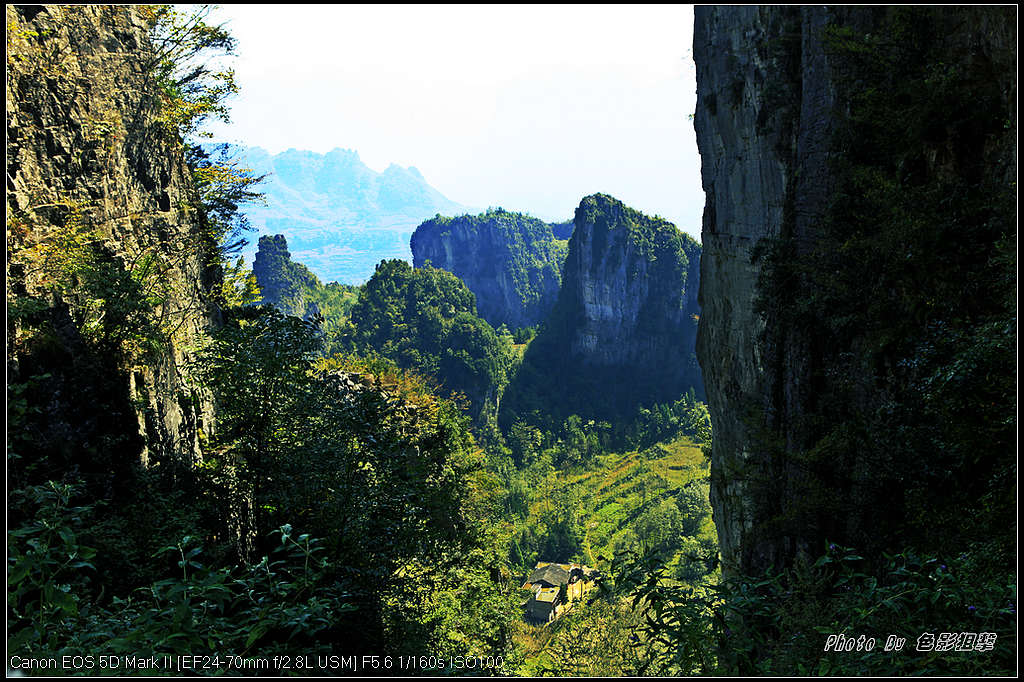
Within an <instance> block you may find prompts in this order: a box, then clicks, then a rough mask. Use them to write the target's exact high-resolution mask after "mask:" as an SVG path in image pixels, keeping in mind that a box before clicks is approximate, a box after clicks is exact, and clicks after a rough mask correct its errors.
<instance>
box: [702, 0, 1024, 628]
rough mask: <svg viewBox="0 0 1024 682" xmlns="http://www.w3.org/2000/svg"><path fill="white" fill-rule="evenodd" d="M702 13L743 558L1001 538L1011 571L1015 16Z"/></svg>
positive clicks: (719, 405) (718, 490)
mask: <svg viewBox="0 0 1024 682" xmlns="http://www.w3.org/2000/svg"><path fill="white" fill-rule="evenodd" d="M695 22H696V23H695V30H694V59H695V62H696V65H697V84H698V104H697V110H696V117H695V127H696V131H697V140H698V146H699V149H700V153H701V159H702V166H703V169H702V175H703V182H704V189H705V192H706V193H707V204H706V208H705V213H704V225H703V237H702V241H703V246H704V249H705V251H704V258H703V261H702V272H701V281H702V286H701V292H700V301H701V307H702V310H703V314H702V316H701V321H700V329H699V333H698V339H697V353H698V356H699V358H700V362H701V367H702V369H703V371H704V378H705V381H706V384H707V390H708V403H709V408H710V410H711V414H712V418H713V422H714V429H715V438H714V445H713V457H712V491H711V499H712V503H713V506H714V510H715V521H716V525H717V527H718V536H719V539H720V542H721V550H722V558H723V561H724V562H725V565H726V566H727V568H730V569H740V570H743V571H754V572H756V571H759V570H763V569H764V568H766V567H767V566H770V565H779V564H787V563H790V562H791V561H792V560H793V559H794V557H795V556H797V555H798V554H800V553H802V552H806V553H808V554H811V555H816V554H817V553H819V552H820V551H821V549H822V547H823V546H824V544H825V541H826V539H827V540H831V541H833V542H840V543H843V542H845V543H849V544H851V545H853V546H857V547H859V548H863V549H865V550H866V551H870V552H871V553H872V554H873V555H875V556H878V555H880V553H881V551H892V550H894V549H896V548H900V547H907V546H916V547H919V548H931V549H936V550H937V551H938V550H942V551H949V549H950V548H951V547H959V548H965V547H967V546H969V545H970V544H971V543H974V542H986V543H989V544H987V545H986V548H987V549H986V550H985V552H984V553H983V554H984V555H985V556H986V560H991V561H994V562H999V561H1001V560H1003V559H1000V557H1004V559H1005V557H1007V556H1009V555H1008V554H1007V551H1011V552H1012V549H1010V550H1008V549H1007V548H1008V547H1012V545H1007V541H1009V542H1010V543H1012V537H1010V535H1007V532H1006V530H1007V528H1012V527H1013V525H1014V523H1015V522H1014V521H1013V516H1014V512H1013V492H1012V481H1013V478H1014V476H1015V466H1014V463H1013V461H1014V455H1013V450H1014V445H1013V442H1014V436H1013V430H1014V429H1015V426H1014V424H1015V417H1014V413H1015V397H1014V388H1013V386H1014V383H1015V379H1014V377H1015V374H1016V363H1015V360H1014V357H1013V356H1014V352H1013V348H1014V346H1015V343H1016V341H1015V338H1016V317H1015V313H1014V312H1013V311H1014V307H1015V304H1014V303H1013V300H1014V297H1015V294H1014V293H1013V292H1014V288H1015V285H1014V279H1015V275H1014V273H1015V268H1016V260H1015V255H1014V251H1015V244H1016V228H1015V220H1016V213H1015V208H1014V206H1013V194H1014V192H1015V188H1014V185H1013V184H1012V183H1013V179H1014V178H1015V175H1016V154H1015V134H1016V133H1015V131H1016V105H1015V101H1016V80H1015V77H1014V64H1015V60H1016V47H1015V46H1016V30H1015V26H1016V15H1015V10H1013V9H1012V8H984V9H974V8H956V9H940V8H927V9H924V8H906V7H905V8H849V7H840V8H822V7H815V8H784V7H772V8H767V7H698V8H696V11H695ZM964 505H966V506H964ZM972 519H973V520H972ZM979 524H980V525H979ZM984 529H988V530H984ZM1011 535H1012V532H1011ZM972 608H973V607H972Z"/></svg>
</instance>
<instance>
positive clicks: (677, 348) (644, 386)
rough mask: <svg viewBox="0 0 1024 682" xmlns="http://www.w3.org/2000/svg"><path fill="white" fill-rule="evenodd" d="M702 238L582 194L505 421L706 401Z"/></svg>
mask: <svg viewBox="0 0 1024 682" xmlns="http://www.w3.org/2000/svg"><path fill="white" fill-rule="evenodd" d="M700 252H701V248H700V245H699V244H697V243H696V242H695V241H694V240H693V239H691V238H690V237H689V236H688V235H686V234H685V233H683V232H681V231H680V230H678V229H677V228H676V227H675V226H674V225H672V224H671V223H668V222H666V221H664V220H662V219H660V218H650V217H648V216H645V215H643V214H641V213H640V212H639V211H636V210H634V209H631V208H629V207H628V206H625V205H624V204H622V202H620V201H618V200H616V199H614V198H612V197H610V196H607V195H603V194H595V195H592V196H589V197H586V198H584V199H583V201H582V202H581V203H580V205H579V208H577V209H576V216H575V230H574V231H573V234H572V239H571V240H570V241H569V253H568V256H567V257H566V260H565V266H564V270H563V279H562V289H561V291H559V294H558V301H557V303H556V304H555V306H554V308H553V309H552V311H551V314H550V315H549V316H548V318H547V319H546V320H545V322H544V324H543V326H542V328H541V331H540V333H539V334H538V336H537V338H536V339H534V340H533V342H532V343H531V344H530V346H529V348H528V349H527V351H526V354H525V356H524V359H523V364H522V366H521V367H520V369H519V371H518V373H517V375H516V377H515V379H514V381H513V383H512V385H511V386H510V388H509V391H508V393H507V394H506V395H507V397H506V402H505V406H504V414H503V415H502V421H503V423H504V424H506V425H507V424H510V423H511V422H512V421H514V420H515V419H531V418H534V417H530V415H546V416H545V417H544V418H546V419H554V420H555V421H557V420H560V419H564V418H565V417H566V416H568V415H569V414H574V413H575V414H578V415H580V416H587V417H591V418H601V419H608V418H620V417H623V418H630V417H631V416H632V415H634V414H635V411H636V408H637V406H638V405H648V406H649V405H651V404H653V403H659V402H672V401H675V400H678V399H679V398H680V397H681V396H682V395H683V394H684V393H686V392H687V391H688V390H689V389H691V388H692V389H693V390H694V392H695V394H696V395H697V397H698V398H699V399H703V396H704V388H703V383H702V380H701V374H700V368H699V366H698V365H697V360H696V355H695V352H694V345H695V337H696V328H697V320H698V318H699V314H700V311H699V309H698V307H697V305H696V292H697V289H698V287H699V279H698V277H699V275H698V271H697V270H698V266H699V262H700Z"/></svg>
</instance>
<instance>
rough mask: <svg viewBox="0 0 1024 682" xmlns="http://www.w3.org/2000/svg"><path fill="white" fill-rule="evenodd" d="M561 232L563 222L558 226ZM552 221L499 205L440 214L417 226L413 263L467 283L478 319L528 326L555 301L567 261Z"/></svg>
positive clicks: (538, 320) (541, 315)
mask: <svg viewBox="0 0 1024 682" xmlns="http://www.w3.org/2000/svg"><path fill="white" fill-rule="evenodd" d="M556 226H557V227H559V228H561V229H560V231H561V233H562V234H565V225H564V224H557V225H556ZM552 227H553V226H552V225H549V224H548V223H545V222H543V221H542V220H539V219H537V218H533V217H530V216H528V215H523V214H521V213H510V212H508V211H503V210H501V209H498V210H493V211H489V212H487V213H484V214H481V215H478V216H469V215H465V216H459V217H455V218H447V217H442V216H438V217H436V218H434V219H432V220H428V221H426V222H424V223H423V224H421V225H420V226H419V227H417V228H416V231H415V232H414V233H413V235H412V239H411V240H410V246H411V247H412V257H413V265H414V266H415V267H422V266H423V265H425V264H426V263H428V262H429V263H430V264H431V265H433V266H434V267H435V268H441V269H442V270H447V271H449V272H451V273H454V274H455V275H458V277H459V278H460V279H461V280H462V281H463V282H465V283H466V286H467V287H469V290H470V291H472V292H473V293H474V294H475V295H476V307H477V312H478V314H479V315H480V317H482V318H484V319H485V320H487V322H489V323H490V324H491V325H493V326H495V327H498V326H500V325H502V324H506V325H508V327H509V328H511V329H517V328H520V327H532V326H534V325H537V324H539V323H540V322H541V321H543V320H544V318H545V317H547V315H548V313H549V312H550V311H551V307H552V306H553V305H554V304H555V300H556V298H557V296H558V289H559V285H560V283H561V279H562V278H561V269H562V263H563V261H564V260H565V253H566V250H565V242H564V238H563V239H559V238H556V237H555V235H554V233H553V232H552Z"/></svg>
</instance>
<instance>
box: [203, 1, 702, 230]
mask: <svg viewBox="0 0 1024 682" xmlns="http://www.w3.org/2000/svg"><path fill="white" fill-rule="evenodd" d="M215 18H216V19H218V20H221V21H226V22H227V24H228V27H229V28H230V30H231V32H232V34H233V35H234V36H235V37H236V38H237V39H238V50H237V53H238V57H237V59H235V60H234V66H235V69H236V72H237V76H238V83H239V86H240V88H241V93H240V95H239V96H238V97H237V98H236V99H235V100H234V101H233V106H232V124H231V125H230V126H228V127H223V126H218V127H217V128H216V129H215V133H216V137H217V138H218V139H223V140H228V141H231V142H237V143H240V144H245V145H255V146H261V147H263V148H265V149H267V150H268V151H270V152H271V153H277V152H280V151H284V150H285V149H288V148H291V147H294V148H296V149H309V150H312V151H316V152H326V151H329V150H331V149H333V148H335V147H342V148H347V149H355V150H356V151H358V152H359V155H360V156H361V158H362V159H363V161H364V162H365V163H366V164H367V165H368V166H370V167H371V168H373V169H374V170H378V171H380V170H383V169H384V168H385V167H387V166H388V164H390V163H397V164H399V165H401V166H416V167H417V168H418V169H419V170H420V172H421V173H423V175H424V177H425V178H426V179H427V182H428V183H430V184H431V185H432V186H434V187H435V188H436V189H438V190H439V191H440V192H442V193H443V194H444V195H446V196H447V197H448V198H450V199H452V200H454V201H457V202H460V203H462V204H466V205H468V206H474V207H479V208H485V207H487V206H503V207H504V208H506V209H508V210H513V211H528V212H530V213H532V214H533V215H536V216H538V217H541V218H544V219H548V220H565V219H568V218H570V217H571V216H572V213H573V210H574V209H575V207H576V206H577V205H578V204H579V201H580V199H581V198H582V197H584V196H585V195H587V194H592V193H594V192H605V193H608V194H611V195H613V196H615V197H617V198H619V199H621V200H623V201H624V202H626V203H627V204H629V205H631V206H633V207H634V208H636V209H638V210H640V211H643V212H644V213H648V214H660V215H662V216H664V217H665V218H668V219H669V220H672V221H673V222H675V223H676V224H677V225H678V226H679V227H680V228H682V229H684V230H686V231H687V232H689V233H690V234H692V235H694V236H698V235H699V233H700V220H701V213H702V211H703V205H704V193H703V191H702V190H701V186H700V159H699V157H698V155H697V148H696V141H695V139H694V133H693V122H692V121H691V120H690V118H689V115H690V114H691V113H692V112H693V110H694V106H695V102H696V94H695V91H696V85H695V80H694V68H693V62H692V58H691V47H692V44H693V38H692V35H693V33H692V32H693V8H692V7H691V6H689V5H564V6H550V5H485V6H480V5H434V6H424V5H309V6H303V5H224V6H222V7H221V9H220V10H218V13H217V14H216V15H215Z"/></svg>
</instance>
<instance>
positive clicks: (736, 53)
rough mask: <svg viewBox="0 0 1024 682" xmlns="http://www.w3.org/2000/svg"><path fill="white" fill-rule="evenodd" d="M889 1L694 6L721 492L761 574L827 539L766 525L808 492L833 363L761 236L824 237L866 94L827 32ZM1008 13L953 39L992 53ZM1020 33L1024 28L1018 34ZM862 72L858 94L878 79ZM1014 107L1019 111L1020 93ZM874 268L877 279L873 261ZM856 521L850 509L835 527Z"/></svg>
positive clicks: (704, 343)
mask: <svg viewBox="0 0 1024 682" xmlns="http://www.w3.org/2000/svg"><path fill="white" fill-rule="evenodd" d="M884 13H885V12H884V10H881V9H879V10H872V9H869V8H848V7H846V8H825V7H806V8H791V7H697V8H696V9H695V27H694V45H693V52H694V61H695V62H696V66H697V91H698V92H697V95H698V101H697V109H696V115H695V119H694V122H695V128H696V132H697V142H698V147H699V150H700V154H701V159H702V177H703V184H704V190H705V193H706V206H705V213H704V224H703V233H702V243H703V248H704V257H703V259H702V265H701V290H700V304H701V308H702V311H703V312H702V315H701V320H700V325H699V331H698V335H697V354H698V357H699V359H700V364H701V368H702V369H703V372H704V379H705V382H706V386H707V393H708V405H709V409H710V411H711V415H712V419H713V423H714V444H713V452H712V487H711V501H712V505H713V507H714V513H715V522H716V525H717V528H718V537H719V542H720V545H721V552H722V559H723V563H724V565H725V566H726V568H727V569H728V570H734V569H737V568H738V569H741V570H755V571H756V570H759V569H763V568H764V567H765V566H768V565H771V564H776V563H780V562H781V563H786V562H788V561H790V560H791V559H792V557H793V556H794V555H795V554H797V553H798V552H800V551H801V550H806V551H808V552H817V551H818V550H819V549H820V547H818V546H817V544H816V543H817V542H818V541H819V540H820V539H821V538H819V537H815V534H816V531H814V530H812V529H811V528H810V527H808V528H806V529H804V531H800V532H796V533H792V534H781V535H780V534H777V533H766V532H764V530H765V526H764V524H765V522H766V521H767V520H768V516H769V513H768V512H769V511H770V513H771V515H772V516H773V517H774V518H785V516H786V514H787V513H788V512H789V511H791V509H792V505H793V503H794V502H795V501H794V500H793V499H792V498H793V493H792V490H794V489H795V488H796V487H798V486H795V485H794V481H797V480H798V479H799V478H800V477H801V476H803V475H804V472H803V471H802V470H801V468H800V467H799V466H798V465H797V464H796V463H795V462H794V461H793V460H792V458H790V457H789V456H787V454H786V453H788V452H794V451H797V450H799V449H800V447H802V446H804V445H805V443H804V442H802V441H803V439H804V438H805V434H806V428H807V425H806V424H805V423H804V421H805V417H806V415H807V414H808V409H807V408H808V405H810V404H812V403H813V401H814V400H815V395H816V390H820V388H821V385H820V384H819V385H818V386H817V389H815V390H812V389H811V384H812V377H814V378H815V379H814V380H815V381H819V382H820V381H822V380H823V379H822V377H823V376H824V377H827V376H828V374H827V373H828V366H827V363H826V364H825V365H821V362H820V361H821V358H823V357H827V354H828V350H827V349H826V350H824V351H822V350H821V349H818V350H817V351H815V352H816V353H817V355H816V356H815V354H814V353H812V352H811V351H810V349H811V347H812V345H813V341H814V338H815V331H814V329H808V328H806V326H805V327H804V328H802V329H800V328H797V327H796V326H795V325H792V324H786V323H783V322H781V321H780V319H778V318H776V317H773V316H772V314H771V313H770V312H765V311H764V310H763V308H761V307H759V304H758V300H759V298H760V299H765V298H767V299H771V298H773V297H778V296H784V295H786V291H785V290H784V289H778V290H773V291H762V290H761V289H760V288H759V281H763V280H762V279H761V278H762V274H763V272H762V267H763V260H759V259H758V257H757V254H756V252H755V248H756V247H758V245H759V244H763V243H765V242H766V240H772V239H776V238H783V239H785V240H787V243H788V244H790V245H791V248H792V252H791V255H793V256H798V255H800V254H803V253H806V252H808V251H809V250H810V249H812V248H813V246H814V244H815V242H816V241H817V240H818V239H819V235H820V234H821V225H822V217H823V215H824V214H825V213H826V211H827V210H828V209H829V201H830V199H831V196H830V195H831V194H832V191H833V189H834V183H835V178H836V175H835V172H834V165H833V161H835V160H836V159H837V155H836V148H837V147H836V140H835V137H834V135H833V133H834V132H835V122H836V120H837V118H838V117H837V112H840V111H847V110H848V109H849V107H850V104H851V101H850V100H849V99H844V96H843V95H842V94H841V93H842V92H844V90H843V89H842V88H840V87H839V84H840V81H839V80H838V78H839V77H838V76H837V74H838V73H839V72H838V71H837V68H836V66H837V65H836V63H834V61H835V58H834V57H832V56H830V55H832V54H833V52H831V51H830V50H829V49H828V45H827V43H826V41H827V34H828V31H827V29H828V28H829V27H841V28H842V29H843V30H847V31H850V32H851V33H850V35H854V36H864V35H866V34H870V33H871V32H872V31H873V30H874V29H875V27H876V24H878V23H879V22H880V20H881V18H882V17H883V16H884ZM947 18H948V19H956V17H947ZM961 18H962V19H963V17H961ZM943 21H946V19H943ZM998 24H999V21H998V20H996V21H993V20H992V18H991V17H989V18H986V17H985V16H981V15H978V16H971V17H967V18H966V20H964V21H949V23H948V26H950V27H955V28H951V29H950V32H949V34H948V36H949V38H950V40H949V42H950V45H952V44H954V43H958V44H960V45H961V46H969V47H967V48H965V49H964V50H963V52H964V53H969V54H972V55H974V56H972V57H970V59H975V60H977V61H978V62H979V63H980V62H981V55H984V54H986V53H987V51H988V49H989V47H990V46H991V44H992V41H995V40H1002V39H1003V38H999V37H998V36H999V35H1001V34H1005V33H1006V31H1003V30H1001V29H1000V30H993V28H994V27H995V26H997V25H998ZM1004 37H1005V36H1004ZM1014 40H1015V34H1014V36H1013V38H1012V39H1011V40H1010V41H1009V45H1010V46H1011V47H1012V45H1013V44H1014V42H1013V41H1014ZM883 49H884V48H883ZM951 61H953V59H952V58H950V59H949V60H948V61H947V64H948V63H949V62H951ZM846 77H847V78H849V74H847V76H846ZM857 77H858V76H857V74H853V78H852V81H850V82H852V86H851V87H852V89H849V90H846V91H845V92H851V91H852V92H858V88H860V89H863V88H864V87H865V85H866V84H865V83H863V82H860V83H858V81H857V80H856V79H857ZM847 97H848V95H847ZM1007 110H1008V111H1011V112H1012V111H1015V109H1014V108H1013V107H1012V105H1011V106H1009V107H1008V109H1007ZM1010 117H1011V118H1015V114H1010ZM942 135H943V133H941V132H940V133H938V134H937V135H936V139H938V140H941V139H942ZM924 144H932V145H934V146H935V148H936V151H935V152H934V153H932V154H931V156H930V157H928V155H927V154H926V155H924V156H925V158H926V159H928V158H930V159H931V161H930V162H929V163H934V162H935V159H936V158H939V159H942V158H943V156H944V155H946V156H947V157H949V156H953V154H945V151H946V150H944V149H941V148H940V147H941V143H940V142H935V141H924V140H923V141H922V145H924ZM886 151H887V150H878V154H879V155H884V154H885V153H886ZM980 152H981V150H980V149H979V150H975V153H980ZM985 153H986V154H987V153H988V150H987V149H986V151H985ZM940 163H941V162H940ZM935 165H939V164H935ZM1014 166H1015V159H1014ZM947 172H948V171H947ZM909 257H910V256H908V258H909ZM863 265H864V272H865V274H866V276H868V277H870V276H872V273H871V264H868V263H865V264H863ZM776 284H778V281H776ZM814 357H817V358H818V363H819V366H815V362H816V361H815V360H814ZM824 381H828V379H824ZM870 475H871V474H870V472H867V473H866V474H865V476H868V477H870ZM754 478H757V479H758V480H759V481H760V483H759V484H758V485H757V486H755V484H754V483H752V481H753V480H754ZM877 503H879V504H883V502H882V501H881V500H878V501H877ZM857 523H858V521H857V520H856V519H845V520H844V519H838V520H835V522H834V524H833V528H843V527H848V528H850V527H854V526H855V525H856V524H857ZM812 545H813V546H812Z"/></svg>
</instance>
